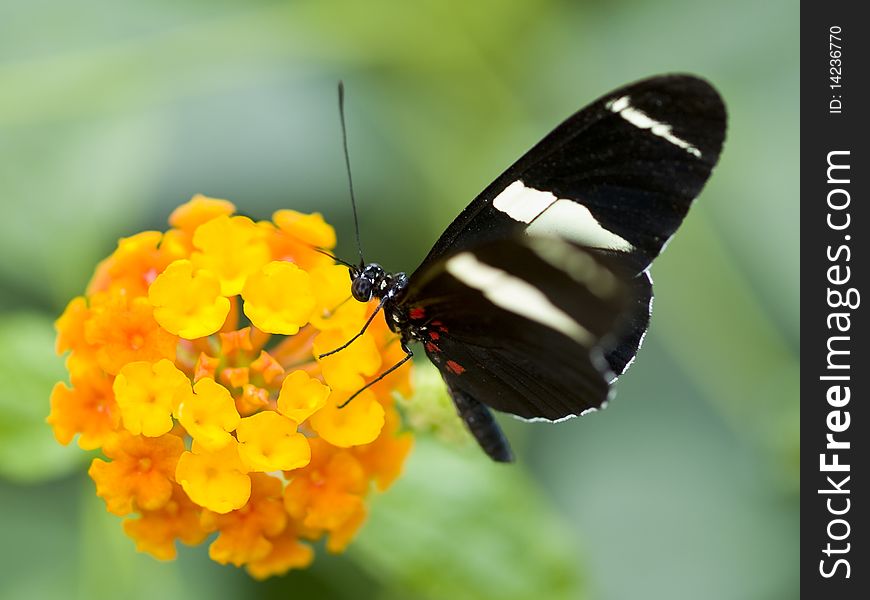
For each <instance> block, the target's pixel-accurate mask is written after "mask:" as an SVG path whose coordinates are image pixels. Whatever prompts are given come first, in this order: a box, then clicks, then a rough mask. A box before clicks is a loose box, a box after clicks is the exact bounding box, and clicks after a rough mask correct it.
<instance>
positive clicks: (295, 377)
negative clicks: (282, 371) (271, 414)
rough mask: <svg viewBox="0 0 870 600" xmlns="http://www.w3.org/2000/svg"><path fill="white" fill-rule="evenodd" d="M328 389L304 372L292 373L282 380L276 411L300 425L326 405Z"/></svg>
mask: <svg viewBox="0 0 870 600" xmlns="http://www.w3.org/2000/svg"><path fill="white" fill-rule="evenodd" d="M328 397H329V387H328V386H325V385H323V384H322V383H320V381H318V380H317V379H315V378H313V377H311V376H309V375H308V373H306V372H305V371H302V370H299V371H293V372H292V373H290V374H289V375H288V376H287V377H285V378H284V383H282V384H281V392H280V394H279V395H278V411H279V412H280V413H281V414H283V415H286V416H288V417H290V418H291V419H293V420H294V421H296V422H297V423H302V422H303V421H305V419H307V418H308V417H310V416H311V415H313V414H314V413H315V412H317V411H318V410H320V409H321V408H323V407H324V406H325V405H326V399H327V398H328Z"/></svg>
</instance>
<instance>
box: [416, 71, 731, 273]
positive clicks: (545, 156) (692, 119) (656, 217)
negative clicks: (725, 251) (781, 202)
mask: <svg viewBox="0 0 870 600" xmlns="http://www.w3.org/2000/svg"><path fill="white" fill-rule="evenodd" d="M725 119H726V116H725V107H724V104H723V103H722V100H721V98H720V97H719V94H718V93H717V92H716V91H715V89H713V87H711V86H710V85H709V84H708V83H706V82H705V81H703V80H701V79H698V78H696V77H692V76H687V75H669V76H662V77H654V78H651V79H647V80H644V81H640V82H638V83H635V84H632V85H629V86H626V87H624V88H621V89H618V90H616V91H614V92H611V93H610V94H607V95H606V96H603V97H602V98H600V99H599V100H597V101H596V102H594V103H593V104H591V105H589V106H588V107H586V108H584V109H583V110H581V111H580V112H578V113H576V114H575V115H573V116H572V117H570V118H569V119H568V120H566V121H565V122H563V123H562V124H561V125H559V126H558V127H557V128H556V129H555V130H554V131H553V132H551V133H550V134H549V135H548V136H546V137H545V138H544V139H543V140H542V141H541V142H540V143H538V144H537V145H536V146H534V147H533V148H532V149H531V150H530V151H529V152H527V153H526V154H525V155H524V156H523V157H522V158H520V159H519V160H518V161H517V162H516V163H515V164H514V165H513V166H511V167H510V168H509V169H508V170H507V171H505V173H503V174H502V175H501V176H500V177H499V178H498V179H496V180H495V181H494V182H493V183H492V184H491V185H490V186H488V187H487V188H486V189H485V190H484V191H483V192H482V193H481V194H480V195H479V196H478V197H477V198H475V200H474V201H473V202H472V203H471V204H470V205H469V206H468V207H467V208H466V209H465V210H464V211H463V212H462V213H461V214H460V215H459V217H457V218H456V220H455V221H454V222H453V223H452V224H451V225H450V227H448V229H447V230H446V231H445V232H444V234H443V235H442V236H441V238H440V239H439V240H438V242H437V243H436V244H435V246H434V247H433V248H432V250H431V251H430V253H429V255H428V256H427V258H426V260H425V261H424V262H423V265H422V267H421V268H425V267H426V266H428V264H429V263H431V262H432V261H435V260H437V259H438V258H439V257H441V256H443V255H444V254H447V253H451V252H455V251H457V250H461V249H464V248H469V247H472V246H474V245H475V244H477V243H479V242H481V241H485V240H489V239H497V238H502V237H505V236H506V235H510V234H513V233H520V232H527V233H529V234H551V235H558V236H560V237H564V238H567V239H571V240H572V241H575V242H577V243H579V244H582V245H585V246H589V247H593V248H601V249H607V250H611V251H617V252H620V253H622V254H624V256H625V259H626V261H627V262H630V263H631V264H632V268H633V269H634V270H635V272H636V273H639V272H641V271H642V270H643V269H645V268H646V267H647V266H648V265H649V263H650V261H652V259H653V258H655V257H656V256H657V255H658V254H659V252H660V251H661V249H662V247H663V246H664V244H665V243H666V242H667V240H668V239H669V238H670V236H671V235H673V233H674V231H675V230H676V229H677V227H678V226H679V225H680V223H681V222H682V220H683V217H684V216H685V215H686V212H687V211H688V209H689V206H690V204H691V202H692V200H693V199H694V198H695V197H696V196H697V195H698V193H699V192H700V191H701V188H702V187H703V186H704V183H705V182H706V180H707V178H708V177H709V175H710V171H711V169H712V168H713V166H714V165H715V164H716V162H717V160H718V158H719V153H720V151H721V148H722V142H723V140H724V136H725Z"/></svg>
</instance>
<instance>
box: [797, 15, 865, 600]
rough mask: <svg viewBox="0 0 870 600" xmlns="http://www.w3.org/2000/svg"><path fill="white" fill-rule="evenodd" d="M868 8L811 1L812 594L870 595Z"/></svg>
mask: <svg viewBox="0 0 870 600" xmlns="http://www.w3.org/2000/svg"><path fill="white" fill-rule="evenodd" d="M865 9H866V5H865V4H864V3H863V2H830V1H827V2H824V1H818V0H816V1H806V2H803V3H802V4H801V138H802V139H801V199H800V203H801V271H802V272H801V303H802V305H801V331H802V353H801V469H802V475H801V591H802V593H803V594H804V595H805V597H806V598H836V599H838V600H845V599H849V598H870V595H868V593H870V552H868V546H870V532H868V531H867V515H868V513H870V506H868V503H870V472H868V469H867V464H868V458H867V453H868V451H867V448H868V446H870V423H868V420H870V409H868V403H870V386H868V384H867V382H868V380H870V360H868V358H870V352H868V351H867V348H868V346H870V331H868V327H867V322H868V319H867V316H866V312H867V307H864V306H862V301H864V300H865V298H863V297H861V296H862V295H863V294H865V293H866V294H870V288H868V287H867V285H866V282H867V280H868V271H870V254H868V242H867V239H868V237H870V209H868V206H870V185H868V180H870V154H868V147H870V144H868V141H867V140H868V136H870V128H868V119H867V118H866V115H867V114H870V94H868V85H867V82H868V72H867V71H868V67H870V21H868V20H867V19H866V18H862V17H861V16H860V15H859V12H864V11H865ZM837 38H839V39H837ZM837 46H839V48H837ZM838 52H839V54H838ZM847 167H848V168H847ZM866 300H867V301H870V296H866ZM846 465H848V466H846Z"/></svg>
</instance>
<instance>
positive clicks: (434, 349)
mask: <svg viewBox="0 0 870 600" xmlns="http://www.w3.org/2000/svg"><path fill="white" fill-rule="evenodd" d="M426 352H441V348H439V347H438V346H436V345H435V344H433V343H432V342H426Z"/></svg>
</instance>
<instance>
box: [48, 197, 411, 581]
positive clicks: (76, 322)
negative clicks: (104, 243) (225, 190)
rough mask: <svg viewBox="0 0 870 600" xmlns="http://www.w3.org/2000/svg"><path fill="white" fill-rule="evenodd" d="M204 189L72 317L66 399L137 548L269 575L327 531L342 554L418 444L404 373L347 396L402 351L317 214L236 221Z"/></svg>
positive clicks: (62, 414) (63, 423)
mask: <svg viewBox="0 0 870 600" xmlns="http://www.w3.org/2000/svg"><path fill="white" fill-rule="evenodd" d="M234 213H235V207H234V206H233V204H231V203H230V202H228V201H226V200H218V199H213V198H207V197H204V196H195V197H194V198H193V199H192V200H191V201H190V202H188V203H186V204H184V205H182V206H180V207H178V208H177V209H176V210H175V211H174V212H173V213H172V215H171V217H170V219H169V224H170V225H171V228H170V229H169V230H168V231H166V232H160V231H145V232H142V233H139V234H136V235H134V236H132V237H129V238H124V239H121V240H120V241H119V243H118V247H117V249H116V250H115V251H114V252H113V253H112V255H111V256H109V257H108V258H107V259H105V260H104V261H103V262H102V263H100V264H99V265H98V266H97V269H96V272H95V274H94V276H93V279H92V281H91V282H90V284H89V286H88V289H87V293H86V294H85V295H84V296H80V297H78V298H75V299H73V300H72V301H71V302H70V303H69V305H68V306H67V308H66V310H65V311H64V313H63V315H62V316H61V317H60V318H59V319H58V321H57V323H56V326H57V331H58V337H57V351H58V353H61V354H63V353H67V352H68V353H69V354H68V356H67V359H66V365H67V369H68V371H69V379H70V382H69V385H68V384H66V383H58V384H56V385H55V387H54V390H53V392H52V395H51V413H50V415H49V416H48V419H47V421H48V423H49V424H50V425H51V426H52V428H53V429H54V434H55V437H56V438H57V440H58V441H59V442H61V443H62V444H68V443H70V442H71V441H72V440H73V439H77V442H78V445H79V446H80V447H81V448H83V449H85V450H92V449H100V450H101V451H102V455H103V457H100V458H95V459H94V460H93V462H92V463H91V466H90V469H89V471H88V472H89V474H90V476H91V478H92V479H93V480H94V482H95V484H96V492H97V495H98V496H100V497H101V498H102V499H103V500H104V501H105V503H106V508H107V509H108V510H109V512H111V513H114V514H116V515H119V516H123V517H125V520H124V522H123V527H124V531H125V532H126V533H127V534H128V535H129V536H130V537H132V538H133V539H134V540H135V542H136V546H137V548H138V549H139V550H141V551H144V552H148V553H150V554H151V555H153V556H155V557H157V558H159V559H172V558H174V557H175V556H176V541H179V540H180V541H181V542H183V543H185V544H190V545H195V544H200V543H202V542H204V541H206V539H209V538H210V539H211V540H212V541H211V543H210V546H209V556H210V557H211V558H212V559H213V560H215V561H217V562H219V563H231V564H234V565H236V566H244V567H245V568H246V569H247V570H248V572H249V573H250V574H251V575H253V576H254V577H257V578H265V577H269V576H271V575H275V574H280V573H284V572H286V571H287V570H289V569H292V568H301V567H305V566H307V565H309V564H310V563H311V561H312V560H313V557H314V552H313V548H312V546H311V542H314V541H317V540H320V539H323V538H325V540H326V541H325V546H326V548H327V549H328V550H329V551H332V552H340V551H341V550H343V549H344V548H345V547H346V546H347V544H348V543H349V542H350V541H351V539H352V538H353V536H354V534H355V533H356V531H357V530H358V529H359V527H360V526H361V525H362V523H363V521H364V520H365V517H366V497H367V495H368V494H369V492H370V490H371V489H372V488H374V487H376V488H379V489H380V490H385V489H386V488H387V487H389V485H390V484H391V483H392V482H393V481H394V480H395V479H396V477H397V476H398V474H399V472H400V470H401V467H402V464H403V462H404V460H405V458H406V456H407V454H408V452H409V450H410V447H411V442H412V439H411V435H410V434H409V433H407V432H402V431H401V420H400V416H399V414H398V412H397V411H396V408H395V406H394V401H393V392H399V393H400V394H402V395H405V396H407V395H409V393H410V389H409V386H410V382H409V370H408V369H407V368H401V369H398V370H397V371H395V372H393V373H392V374H390V375H389V376H388V377H386V378H384V379H383V380H381V381H379V382H377V383H376V384H375V385H374V386H372V387H371V388H369V389H367V390H365V391H364V392H362V393H361V394H360V395H359V396H357V397H356V398H355V399H354V400H353V401H352V402H351V403H350V404H348V405H347V406H346V407H344V408H341V409H339V408H338V406H339V405H340V404H342V403H343V402H344V401H345V400H346V399H347V398H349V397H350V395H351V394H353V393H354V392H355V391H357V390H359V389H360V388H361V387H362V386H363V385H365V384H366V383H367V382H368V381H371V380H372V379H373V378H374V377H375V376H376V375H378V374H379V373H381V372H382V371H384V370H385V369H386V368H387V367H389V366H391V365H392V364H394V363H396V362H397V361H398V360H399V359H400V358H401V357H402V356H403V355H404V353H403V351H402V349H401V346H400V345H399V343H398V340H397V339H396V336H395V335H394V334H393V333H392V332H390V331H389V329H388V328H387V326H386V323H385V322H384V321H383V319H375V320H374V321H373V323H372V324H371V326H369V328H368V330H367V331H366V333H365V334H364V335H363V336H362V337H360V338H359V339H358V340H356V341H355V342H354V343H353V344H352V345H350V346H349V347H348V348H346V349H344V350H342V351H340V352H337V353H335V354H333V355H330V356H328V357H324V358H323V359H317V356H318V355H319V354H322V353H324V352H328V351H329V350H332V349H334V348H336V347H338V346H340V345H341V344H343V343H344V342H346V341H347V340H348V339H350V338H351V336H353V335H354V334H356V333H357V332H358V331H359V330H360V329H361V328H362V326H363V324H364V322H365V320H366V318H367V317H368V316H369V315H370V314H371V311H372V310H373V309H374V306H373V304H372V303H369V304H362V303H359V302H356V301H354V300H352V299H350V300H349V298H350V279H349V277H348V272H347V268H346V267H343V266H340V265H336V264H335V262H334V261H333V260H332V259H331V258H330V257H328V256H325V255H324V254H322V253H319V252H317V251H316V250H315V248H321V249H331V248H333V247H334V246H335V242H336V240H335V232H334V230H333V228H332V227H330V226H329V225H328V224H327V223H325V222H324V221H323V218H322V217H321V216H320V215H319V214H302V213H299V212H296V211H292V210H280V211H278V212H276V213H275V214H274V215H273V219H272V221H261V222H255V221H252V220H251V219H249V218H247V217H244V216H239V215H235V214H234Z"/></svg>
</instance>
